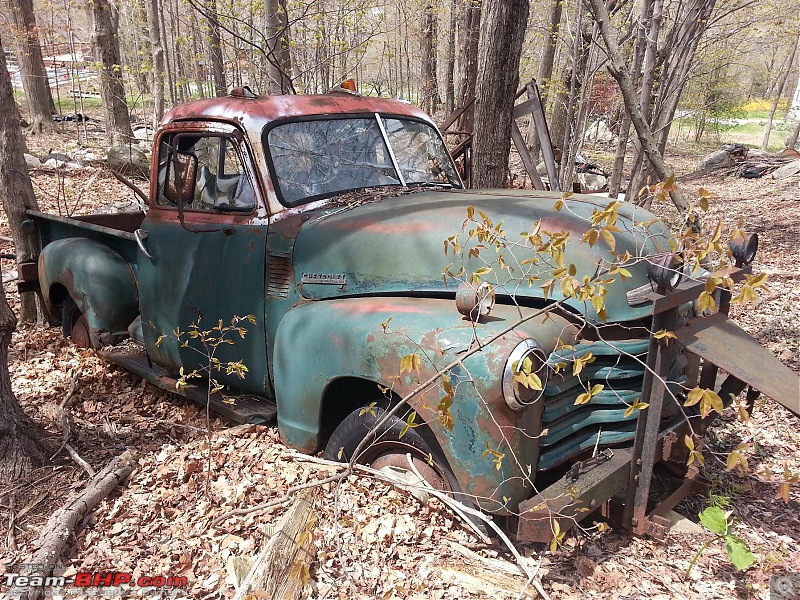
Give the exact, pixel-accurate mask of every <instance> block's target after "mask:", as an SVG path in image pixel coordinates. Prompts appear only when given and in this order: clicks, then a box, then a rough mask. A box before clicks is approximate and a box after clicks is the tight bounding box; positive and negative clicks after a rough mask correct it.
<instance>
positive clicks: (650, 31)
mask: <svg viewBox="0 0 800 600" xmlns="http://www.w3.org/2000/svg"><path fill="white" fill-rule="evenodd" d="M662 9H663V4H662V0H650V1H648V2H645V3H643V8H642V18H643V22H642V24H641V28H642V30H644V32H645V35H644V70H643V76H642V89H641V91H640V93H639V96H640V102H641V107H642V115H643V116H644V119H645V121H647V123H648V124H649V125H650V128H651V129H652V128H653V121H654V119H653V118H652V103H653V85H654V81H655V77H656V69H657V64H656V61H657V53H658V36H659V35H660V33H661V12H662ZM633 164H634V165H635V166H634V169H633V172H632V173H631V186H630V187H631V190H628V191H629V193H630V192H631V191H632V192H633V193H634V194H635V193H637V191H638V190H640V189H641V188H642V187H644V185H645V184H646V183H648V181H647V180H648V175H649V172H650V165H649V163H648V162H647V161H645V160H643V156H642V149H641V144H636V152H635V153H634V159H633Z"/></svg>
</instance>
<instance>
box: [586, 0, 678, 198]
mask: <svg viewBox="0 0 800 600" xmlns="http://www.w3.org/2000/svg"><path fill="white" fill-rule="evenodd" d="M589 2H590V5H591V8H592V13H593V15H594V18H595V20H596V21H597V24H598V26H599V27H600V33H601V35H602V37H603V43H604V45H605V49H606V54H607V55H608V60H609V66H608V69H609V71H610V73H611V76H612V77H613V78H614V79H615V80H616V81H617V85H618V87H619V89H620V92H621V93H622V99H623V101H624V102H625V108H626V110H627V111H628V114H629V115H630V117H631V122H632V123H633V127H634V129H635V130H636V135H637V136H638V138H639V141H640V142H641V144H642V149H643V150H644V153H645V155H646V156H647V158H648V159H649V160H650V162H651V163H652V165H653V171H654V172H655V174H656V176H657V177H658V178H659V179H660V180H662V181H666V180H668V179H669V178H670V177H671V176H672V175H673V171H672V169H670V168H669V167H668V166H667V164H666V163H665V162H664V157H663V156H662V155H661V153H660V152H659V151H658V146H657V145H656V141H655V139H654V137H653V132H652V130H651V129H650V126H649V125H648V124H647V122H646V121H645V119H644V115H643V114H642V110H641V107H640V106H639V104H638V102H637V98H636V88H635V87H634V85H633V81H631V77H630V73H629V72H628V68H627V66H626V64H625V59H624V58H623V57H622V51H621V50H620V48H619V45H618V44H617V40H616V38H615V37H614V35H613V32H612V31H611V18H610V17H609V14H608V9H607V8H606V5H605V4H604V2H603V0H589ZM670 197H671V198H672V202H673V203H674V204H675V206H676V207H677V208H678V210H680V211H681V212H685V211H686V210H687V209H688V208H689V201H688V200H687V199H686V196H684V195H683V193H682V192H681V191H680V190H678V189H675V190H674V191H673V192H672V193H671V194H670Z"/></svg>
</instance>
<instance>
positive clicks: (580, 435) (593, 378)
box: [538, 339, 686, 471]
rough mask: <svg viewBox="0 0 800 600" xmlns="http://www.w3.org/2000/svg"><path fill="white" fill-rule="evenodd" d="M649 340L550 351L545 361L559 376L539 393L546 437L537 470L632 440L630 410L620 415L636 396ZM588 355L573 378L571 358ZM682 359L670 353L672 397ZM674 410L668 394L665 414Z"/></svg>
mask: <svg viewBox="0 0 800 600" xmlns="http://www.w3.org/2000/svg"><path fill="white" fill-rule="evenodd" d="M648 346H649V340H647V339H641V340H623V341H612V342H608V343H606V342H583V343H580V344H577V345H576V346H575V347H574V349H566V348H565V349H561V350H556V351H555V352H553V353H552V354H551V355H550V357H549V359H548V361H547V363H548V365H550V366H551V367H553V368H555V366H556V365H557V364H559V363H561V364H562V365H563V366H562V369H561V373H560V374H558V375H556V376H555V377H551V379H550V380H549V381H548V382H547V385H546V386H545V389H544V402H545V405H544V411H543V413H542V428H543V429H546V430H547V434H546V435H544V436H542V438H541V439H540V442H539V445H540V453H539V466H538V469H539V470H540V471H547V470H549V469H553V468H555V467H558V466H559V465H562V464H564V463H566V462H570V461H572V460H574V459H576V458H577V456H578V455H579V454H581V453H582V452H584V451H586V450H590V449H592V448H595V447H600V448H602V447H605V446H610V445H619V444H624V443H628V442H631V441H632V440H633V438H634V435H635V432H636V418H637V417H638V414H639V412H638V411H634V412H633V414H631V415H630V416H628V417H625V410H626V409H627V408H628V406H629V405H631V404H633V403H634V401H636V400H637V399H638V398H640V397H641V393H642V383H643V379H644V372H645V367H644V363H645V362H646V360H647V349H648ZM588 352H591V353H592V356H594V357H595V360H594V362H592V363H589V364H588V365H586V366H585V367H584V368H583V370H582V371H581V372H580V373H579V374H578V375H577V376H575V375H573V374H572V372H573V365H574V363H575V359H576V358H580V357H583V356H586V354H587V353H588ZM685 365H686V360H685V358H684V357H683V355H681V354H679V353H678V351H677V350H676V351H675V354H674V356H673V361H672V364H671V367H670V372H669V376H668V381H669V388H670V390H671V391H672V392H673V393H675V394H676V393H677V392H678V391H679V390H680V384H682V383H683V382H684V380H685V377H684V376H683V370H684V367H685ZM596 384H601V385H603V386H604V388H603V389H602V390H601V391H600V392H599V393H598V394H596V395H595V396H593V397H592V399H591V400H590V401H589V402H588V403H587V404H582V405H576V404H575V400H576V399H577V398H578V396H579V395H580V394H583V393H584V392H586V391H587V390H589V389H591V388H592V387H593V386H594V385H596ZM677 410H678V407H677V406H676V405H675V403H674V402H673V401H672V400H671V397H669V396H667V398H666V399H665V408H664V413H665V415H666V416H672V415H674V414H675V413H676V412H677Z"/></svg>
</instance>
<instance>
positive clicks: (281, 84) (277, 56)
mask: <svg viewBox="0 0 800 600" xmlns="http://www.w3.org/2000/svg"><path fill="white" fill-rule="evenodd" d="M264 6H265V9H266V11H267V14H266V17H267V63H268V64H267V75H268V76H269V93H270V94H288V93H290V92H292V93H293V92H294V85H293V84H292V57H291V54H290V53H289V13H288V11H287V9H286V0H267V2H266V3H265V5H264Z"/></svg>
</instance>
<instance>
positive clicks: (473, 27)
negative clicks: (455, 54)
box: [458, 0, 481, 131]
mask: <svg viewBox="0 0 800 600" xmlns="http://www.w3.org/2000/svg"><path fill="white" fill-rule="evenodd" d="M465 2H466V5H465V6H464V18H463V21H462V25H461V38H462V39H461V43H460V46H461V56H460V61H459V63H460V67H461V87H460V93H459V104H458V105H459V106H460V107H462V106H465V105H466V104H467V103H468V102H470V101H471V100H472V99H473V98H474V97H475V87H476V84H477V80H478V42H479V40H480V28H481V0H465ZM474 123H475V109H474V108H471V109H468V110H466V111H465V112H464V114H463V115H461V118H460V119H459V121H458V129H460V130H461V131H472V129H473V126H474Z"/></svg>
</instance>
